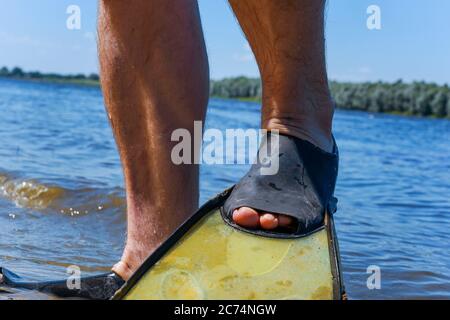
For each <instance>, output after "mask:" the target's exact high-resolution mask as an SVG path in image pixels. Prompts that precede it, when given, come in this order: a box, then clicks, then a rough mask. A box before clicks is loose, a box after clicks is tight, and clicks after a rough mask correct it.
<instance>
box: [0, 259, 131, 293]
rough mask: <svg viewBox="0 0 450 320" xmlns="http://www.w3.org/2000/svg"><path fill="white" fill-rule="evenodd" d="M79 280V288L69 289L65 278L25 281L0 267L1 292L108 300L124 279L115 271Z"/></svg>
mask: <svg viewBox="0 0 450 320" xmlns="http://www.w3.org/2000/svg"><path fill="white" fill-rule="evenodd" d="M80 280H81V281H80V288H79V289H76V288H75V289H70V288H69V286H68V284H67V280H60V281H44V282H33V281H27V280H25V279H23V278H21V277H20V276H19V275H17V274H15V273H14V272H12V271H10V270H8V269H5V268H1V267H0V289H1V288H2V287H4V288H3V294H6V293H8V294H13V293H15V292H16V290H7V289H23V290H28V291H36V292H41V293H46V294H48V295H49V296H54V297H59V298H78V299H90V300H108V299H110V298H111V297H112V296H113V295H114V294H115V292H116V291H117V290H118V289H119V288H120V287H122V285H123V284H124V283H125V281H123V280H122V279H121V278H120V277H119V276H118V275H116V274H115V273H108V274H102V275H97V276H92V277H83V278H81V279H80ZM18 292H20V291H18ZM23 292H26V291H22V293H23ZM1 295H2V291H0V297H1ZM30 297H32V295H30Z"/></svg>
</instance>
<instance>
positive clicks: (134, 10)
mask: <svg viewBox="0 0 450 320" xmlns="http://www.w3.org/2000/svg"><path fill="white" fill-rule="evenodd" d="M230 4H231V7H232V9H233V11H234V12H235V14H236V17H237V18H238V21H239V23H240V25H241V27H242V29H243V31H244V33H245V35H246V36H247V39H248V41H249V43H250V46H251V48H252V49H253V52H254V53H255V57H256V60H257V63H258V66H259V69H260V72H261V78H262V85H263V99H262V120H261V127H262V128H264V129H268V130H271V129H276V130H279V131H280V133H283V134H287V135H291V136H295V137H298V138H302V139H306V140H309V141H310V142H312V143H314V144H316V145H317V146H319V147H321V148H322V149H324V150H331V148H332V138H331V121H332V117H333V104H332V100H331V98H330V94H329V90H328V85H327V83H328V80H327V75H326V68H325V49H324V47H325V46H324V17H323V15H324V6H325V1H324V0H323V1H322V0H283V1H273V0H232V1H230ZM98 31H99V32H98V33H99V58H100V67H101V68H100V69H101V83H102V89H103V94H104V98H105V104H106V109H107V112H108V116H109V119H110V122H111V126H112V128H113V133H114V137H115V139H116V143H117V146H118V149H119V153H120V158H121V162H122V167H123V171H124V177H125V186H126V193H127V218H128V226H127V241H126V245H125V249H124V252H123V255H122V258H121V260H120V262H118V263H117V264H116V265H115V266H114V267H113V271H114V272H116V273H117V274H119V275H120V276H121V277H122V278H124V279H128V278H129V277H130V276H131V274H132V273H133V272H134V271H135V270H136V269H137V268H138V267H139V265H140V264H141V263H142V262H143V261H144V260H145V258H146V257H147V256H148V255H149V254H150V253H151V252H153V251H154V250H155V249H156V248H157V247H158V246H159V245H160V244H161V243H162V242H163V241H164V240H165V239H166V238H167V237H168V236H169V235H170V234H171V233H172V232H173V231H174V230H175V229H176V228H177V227H178V226H179V225H180V224H181V223H182V222H183V221H185V220H186V219H188V218H189V217H190V215H191V214H192V213H193V212H195V210H196V209H197V207H198V195H199V190H198V188H199V170H198V169H199V168H198V165H195V164H181V165H175V164H174V163H173V162H172V161H171V150H172V148H173V147H174V145H175V144H176V142H172V141H171V134H172V132H173V131H174V130H176V129H180V128H184V129H187V130H188V131H189V132H190V133H191V136H192V137H195V135H194V132H193V131H194V121H202V123H203V122H204V119H205V113H206V106H207V102H208V96H209V69H208V60H207V54H206V49H205V43H204V39H203V34H202V29H201V23H200V16H199V11H198V5H197V1H195V0H133V1H111V0H101V1H100V6H99V22H98ZM199 145H200V143H198V141H197V143H194V141H193V142H192V148H193V150H194V151H193V152H199V150H198V146H199ZM196 148H197V149H196ZM233 219H234V220H235V221H236V223H238V224H240V225H242V226H245V227H248V228H263V229H274V228H277V227H278V226H289V225H292V224H293V223H295V221H292V218H289V217H287V216H282V215H277V214H272V213H264V212H256V211H255V210H253V209H251V208H239V209H238V210H236V211H235V212H234V213H233Z"/></svg>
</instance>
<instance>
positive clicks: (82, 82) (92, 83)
mask: <svg viewBox="0 0 450 320" xmlns="http://www.w3.org/2000/svg"><path fill="white" fill-rule="evenodd" d="M0 79H5V80H16V81H25V82H34V83H46V84H61V85H66V84H67V85H74V86H83V87H91V88H100V81H99V80H93V79H88V78H85V79H79V78H70V76H67V77H66V78H64V76H61V78H55V77H45V76H43V77H39V78H37V77H30V76H4V75H0ZM214 82H217V81H216V80H212V81H211V83H212V84H214ZM357 85H358V84H357ZM210 97H211V98H216V99H224V100H235V101H241V102H254V103H261V97H260V96H248V97H246V96H242V97H239V96H231V97H230V96H221V95H217V94H214V91H213V90H211V95H210ZM449 102H450V100H449ZM337 109H338V110H348V111H362V112H367V113H372V114H389V115H398V116H404V117H417V118H422V119H443V120H450V115H446V116H439V115H436V114H427V115H423V114H418V113H414V112H409V111H398V110H386V111H384V110H381V111H376V110H369V108H360V107H342V106H339V105H338V106H337Z"/></svg>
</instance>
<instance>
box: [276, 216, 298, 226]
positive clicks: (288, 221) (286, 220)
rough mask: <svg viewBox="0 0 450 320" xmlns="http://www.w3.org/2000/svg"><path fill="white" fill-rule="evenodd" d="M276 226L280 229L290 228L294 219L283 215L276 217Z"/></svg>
mask: <svg viewBox="0 0 450 320" xmlns="http://www.w3.org/2000/svg"><path fill="white" fill-rule="evenodd" d="M278 224H279V225H280V227H291V226H293V225H294V219H293V218H292V217H290V216H286V215H284V214H280V215H278Z"/></svg>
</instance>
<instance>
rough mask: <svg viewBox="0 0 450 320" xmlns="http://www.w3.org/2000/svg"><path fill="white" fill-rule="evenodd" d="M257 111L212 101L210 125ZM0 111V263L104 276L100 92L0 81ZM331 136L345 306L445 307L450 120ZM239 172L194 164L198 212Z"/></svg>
mask: <svg viewBox="0 0 450 320" xmlns="http://www.w3.org/2000/svg"><path fill="white" fill-rule="evenodd" d="M259 110H260V106H259V105H258V104H256V103H245V102H237V101H229V100H218V99H213V100H212V101H211V102H210V106H209V111H208V118H207V127H214V128H218V129H221V130H225V129H226V128H230V127H231V128H244V129H245V128H258V125H259ZM0 112H1V118H0V141H1V143H0V265H2V266H6V267H8V268H11V269H13V270H15V271H16V272H18V273H20V274H21V275H24V276H27V277H30V278H32V279H54V278H58V277H64V276H66V273H65V272H66V267H67V266H69V265H78V266H81V267H82V270H83V273H84V275H89V274H94V273H98V272H104V271H108V270H109V268H110V266H111V265H112V264H113V263H114V262H116V261H117V260H118V259H119V257H120V254H121V250H122V248H123V244H124V237H125V223H126V220H125V219H126V217H125V202H124V191H123V181H122V172H121V168H120V163H119V158H118V155H117V149H116V147H115V144H114V140H113V137H112V134H111V129H110V128H109V125H108V121H107V118H106V114H105V112H104V106H103V100H102V95H101V92H100V90H99V89H97V88H87V87H78V86H70V85H58V84H44V83H33V82H19V81H13V80H4V79H0ZM334 126H335V127H334V132H335V136H336V139H337V142H338V145H339V147H340V155H341V163H340V173H339V180H338V184H337V190H336V196H337V197H338V198H339V209H338V213H337V214H336V224H337V231H338V235H339V241H340V246H341V256H342V264H343V271H344V277H345V284H346V288H347V291H348V294H349V297H350V298H354V299H365V298H376V299H378V298H450V250H449V248H450V234H449V230H450V196H449V195H450V139H449V138H450V121H447V120H435V119H420V118H412V117H411V118H408V117H401V116H391V115H381V114H377V115H373V114H369V113H364V112H350V111H345V112H344V111H338V112H337V113H336V117H335V122H334ZM247 169H248V166H242V165H241V166H231V165H228V166H219V165H216V166H206V165H204V166H202V168H201V202H204V201H206V200H207V199H208V198H210V197H212V196H214V195H215V194H216V193H218V192H220V191H222V190H223V189H225V188H226V187H229V186H231V185H232V184H233V183H235V182H236V181H237V180H238V179H239V178H240V177H241V176H242V175H243V174H244V173H245V172H246V170H247ZM371 265H375V266H378V267H380V270H381V288H380V289H373V290H369V289H368V287H367V283H366V282H367V278H368V277H369V276H370V274H367V273H366V271H367V268H368V267H369V266H371Z"/></svg>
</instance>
